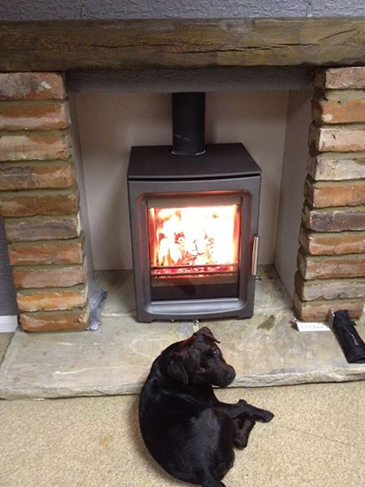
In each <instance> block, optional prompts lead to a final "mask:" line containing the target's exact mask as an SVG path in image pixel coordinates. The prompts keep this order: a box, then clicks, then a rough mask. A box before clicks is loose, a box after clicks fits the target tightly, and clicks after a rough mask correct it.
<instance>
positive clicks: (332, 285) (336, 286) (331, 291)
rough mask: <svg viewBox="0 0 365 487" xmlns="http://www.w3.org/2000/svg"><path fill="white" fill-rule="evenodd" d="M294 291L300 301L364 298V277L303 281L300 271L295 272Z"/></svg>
mask: <svg viewBox="0 0 365 487" xmlns="http://www.w3.org/2000/svg"><path fill="white" fill-rule="evenodd" d="M295 291H296V293H297V295H298V296H299V297H300V299H301V300H302V301H317V300H319V299H320V300H323V299H352V298H364V296H365V278H364V277H354V278H347V279H313V280H311V281H305V280H304V279H303V278H302V276H301V275H300V273H299V272H297V273H296V274H295Z"/></svg>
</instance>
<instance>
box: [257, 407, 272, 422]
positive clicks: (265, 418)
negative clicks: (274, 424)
mask: <svg viewBox="0 0 365 487" xmlns="http://www.w3.org/2000/svg"><path fill="white" fill-rule="evenodd" d="M260 416H261V417H260V419H261V421H263V422H264V423H268V422H269V421H271V420H272V418H273V417H274V415H273V413H271V412H270V411H266V410H265V409H263V410H262V413H261V414H260Z"/></svg>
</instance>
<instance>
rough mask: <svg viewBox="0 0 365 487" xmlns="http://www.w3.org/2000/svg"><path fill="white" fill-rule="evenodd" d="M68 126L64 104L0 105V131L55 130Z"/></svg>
mask: <svg viewBox="0 0 365 487" xmlns="http://www.w3.org/2000/svg"><path fill="white" fill-rule="evenodd" d="M69 125H70V116H69V113H68V107H67V104H66V103H52V104H48V103H47V104H41V105H38V104H34V103H32V104H23V105H17V104H14V103H9V104H1V105H0V130H57V129H65V128H67V127H69Z"/></svg>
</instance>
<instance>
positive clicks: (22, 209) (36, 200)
mask: <svg viewBox="0 0 365 487" xmlns="http://www.w3.org/2000/svg"><path fill="white" fill-rule="evenodd" d="M78 210H79V196H78V192H77V191H75V190H74V189H70V190H66V189H64V190H63V189H59V190H56V189H55V190H35V191H17V192H12V191H3V192H2V193H0V215H2V216H4V217H19V216H38V215H44V216H58V215H73V214H75V213H77V212H78Z"/></svg>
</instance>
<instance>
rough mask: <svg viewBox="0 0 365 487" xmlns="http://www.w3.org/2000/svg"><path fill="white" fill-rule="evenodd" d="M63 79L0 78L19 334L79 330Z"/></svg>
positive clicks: (0, 183) (81, 309) (4, 210)
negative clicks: (22, 331) (22, 329)
mask: <svg viewBox="0 0 365 487" xmlns="http://www.w3.org/2000/svg"><path fill="white" fill-rule="evenodd" d="M69 130H70V118H69V112H68V103H67V96H66V91H65V86H64V80H63V77H62V76H61V75H60V74H57V73H10V74H0V214H1V215H2V216H3V217H4V219H5V231H6V237H7V240H8V244H9V245H8V248H9V259H10V263H11V265H12V266H13V267H12V268H13V279H14V283H15V286H16V288H17V301H18V306H19V310H20V324H21V326H22V327H23V328H24V329H25V330H27V331H58V330H70V329H80V328H81V329H82V328H85V327H86V325H87V318H88V312H87V293H86V269H85V258H84V236H83V233H82V231H81V225H80V215H79V193H78V187H77V182H76V172H75V164H74V161H73V159H72V153H71V147H70V133H69Z"/></svg>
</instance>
